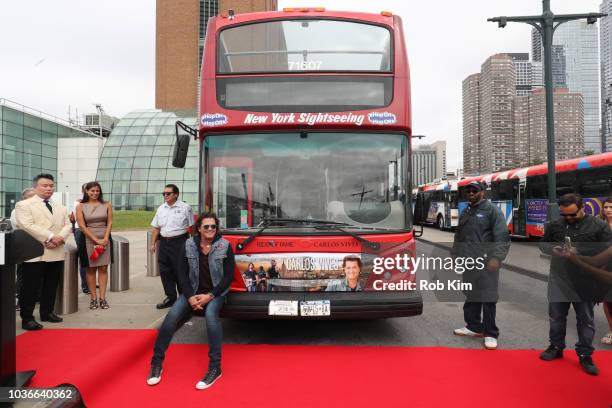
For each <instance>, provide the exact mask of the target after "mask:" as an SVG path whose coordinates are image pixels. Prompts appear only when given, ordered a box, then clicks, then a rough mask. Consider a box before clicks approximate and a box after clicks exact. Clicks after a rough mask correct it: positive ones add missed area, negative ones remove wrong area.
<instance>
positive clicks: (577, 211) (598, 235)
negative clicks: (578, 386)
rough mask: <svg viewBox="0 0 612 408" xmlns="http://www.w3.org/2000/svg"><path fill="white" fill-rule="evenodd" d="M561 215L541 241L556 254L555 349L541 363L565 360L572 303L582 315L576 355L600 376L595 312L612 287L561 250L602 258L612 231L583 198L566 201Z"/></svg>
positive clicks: (551, 287) (552, 281) (552, 293)
mask: <svg viewBox="0 0 612 408" xmlns="http://www.w3.org/2000/svg"><path fill="white" fill-rule="evenodd" d="M559 211H560V213H561V217H560V218H559V219H556V220H554V221H552V222H549V223H547V224H546V226H545V227H544V236H543V237H542V240H541V242H540V250H541V251H542V252H544V253H545V254H548V255H552V258H551V262H550V274H549V277H548V301H549V303H548V316H549V322H550V331H549V336H550V346H549V347H548V348H547V349H546V350H545V351H544V352H542V353H541V354H540V358H541V359H542V360H545V361H550V360H554V359H557V358H561V357H563V349H564V348H565V330H566V327H567V313H568V311H569V307H570V304H571V305H572V306H573V307H574V311H575V312H576V328H577V330H578V343H576V354H578V358H579V360H580V365H581V366H582V368H583V370H584V371H585V372H587V373H588V374H591V375H597V374H598V373H599V370H598V369H597V367H596V366H595V363H593V359H592V354H593V350H594V349H593V337H594V336H595V326H594V323H593V320H594V317H593V308H594V306H595V302H596V301H598V300H601V299H602V298H603V294H605V292H606V290H607V287H606V286H605V285H604V284H602V283H601V282H598V281H597V280H596V279H595V278H593V277H592V276H591V275H590V274H588V273H585V272H583V271H582V270H581V268H580V267H579V266H576V265H574V264H572V263H571V262H570V261H568V260H567V259H565V258H563V256H561V245H566V246H569V245H571V246H572V247H573V248H574V249H575V250H576V251H577V252H578V254H580V255H586V256H593V255H597V254H598V253H600V252H601V251H603V250H605V249H606V248H607V247H609V246H610V245H612V232H610V229H609V228H608V225H607V224H606V223H605V222H604V221H602V220H600V219H598V218H596V217H593V216H591V215H588V214H586V213H585V212H584V208H583V204H582V198H581V197H580V196H579V195H578V194H566V195H564V196H562V197H561V198H560V199H559ZM566 241H567V244H566ZM555 247H557V248H555Z"/></svg>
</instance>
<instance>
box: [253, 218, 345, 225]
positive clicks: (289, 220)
mask: <svg viewBox="0 0 612 408" xmlns="http://www.w3.org/2000/svg"><path fill="white" fill-rule="evenodd" d="M273 223H274V224H275V223H280V224H281V225H287V224H290V223H298V224H306V225H307V224H317V225H346V226H349V225H351V224H347V223H346V222H336V221H327V220H317V219H313V218H264V219H263V222H262V224H263V225H266V226H268V225H271V224H273Z"/></svg>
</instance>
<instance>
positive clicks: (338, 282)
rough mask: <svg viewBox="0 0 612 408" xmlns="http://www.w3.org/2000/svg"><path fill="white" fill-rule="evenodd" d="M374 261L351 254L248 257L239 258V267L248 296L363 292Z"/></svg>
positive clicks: (250, 255) (257, 255)
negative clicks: (305, 292)
mask: <svg viewBox="0 0 612 408" xmlns="http://www.w3.org/2000/svg"><path fill="white" fill-rule="evenodd" d="M372 259H373V256H372V255H369V254H350V253H314V252H313V253H275V254H248V255H236V266H237V268H238V270H239V271H240V275H241V276H242V279H243V280H244V285H245V287H246V289H247V292H282V291H290V292H295V291H298V292H301V291H308V292H315V291H330V292H344V291H346V292H348V291H357V292H359V291H363V289H364V286H365V283H366V281H367V279H368V276H369V274H370V272H371V270H372ZM343 264H344V265H343Z"/></svg>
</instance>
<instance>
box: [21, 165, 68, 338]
mask: <svg viewBox="0 0 612 408" xmlns="http://www.w3.org/2000/svg"><path fill="white" fill-rule="evenodd" d="M54 188H55V183H54V181H53V176H52V175H50V174H39V175H38V176H36V177H35V178H34V189H35V191H36V195H34V196H33V197H31V198H28V199H27V200H23V201H19V202H18V203H17V205H16V207H15V215H16V217H15V218H16V221H17V228H19V229H21V230H24V231H25V232H27V233H28V234H30V235H31V236H32V237H34V238H35V239H36V240H38V241H40V242H41V243H42V244H43V245H44V246H45V252H44V253H43V255H42V256H41V257H38V258H33V259H29V260H27V261H26V262H25V263H24V264H23V284H22V287H21V293H20V295H19V301H20V306H21V310H20V315H21V327H22V328H23V329H24V330H40V329H42V328H43V326H42V325H41V324H40V323H38V322H37V321H36V320H34V306H35V304H36V294H37V292H38V290H39V288H42V291H41V296H40V320H42V321H44V322H51V323H58V322H61V321H62V318H61V317H59V316H57V315H56V314H55V313H54V312H53V307H54V306H55V294H56V291H57V286H58V284H59V281H60V277H61V274H62V271H63V269H64V243H65V241H66V238H68V234H70V230H71V225H70V219H69V218H68V210H67V209H66V207H64V206H63V205H61V204H59V203H54V202H53V201H52V200H51V196H52V195H53V191H54Z"/></svg>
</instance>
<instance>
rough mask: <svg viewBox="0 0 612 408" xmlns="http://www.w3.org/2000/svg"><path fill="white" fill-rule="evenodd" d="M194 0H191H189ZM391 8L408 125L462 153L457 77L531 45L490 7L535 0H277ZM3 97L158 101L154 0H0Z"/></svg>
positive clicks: (83, 104)
mask: <svg viewBox="0 0 612 408" xmlns="http://www.w3.org/2000/svg"><path fill="white" fill-rule="evenodd" d="M194 1H195V0H194ZM551 3H552V5H551V8H552V10H553V12H555V13H556V14H565V13H586V12H597V11H599V4H600V3H601V1H600V0H551ZM293 6H324V7H326V8H327V9H328V10H355V11H370V12H380V11H382V10H388V11H392V12H393V13H395V14H398V15H400V16H401V17H402V19H403V23H404V31H405V35H406V43H407V48H408V56H409V60H410V65H411V79H412V107H413V108H412V114H413V128H414V133H415V134H423V135H426V136H427V137H426V139H424V140H423V143H425V142H433V141H436V140H446V141H447V143H448V145H447V156H448V168H449V170H454V169H455V168H456V167H458V166H459V165H460V163H461V137H462V127H461V126H462V124H461V81H462V80H463V79H464V78H465V77H466V76H468V75H470V74H472V73H475V72H479V71H480V65H481V64H482V63H483V62H484V60H485V59H486V58H487V57H489V56H490V55H492V54H495V53H498V52H530V51H531V50H530V28H531V27H530V26H528V25H525V24H518V23H509V24H508V26H507V27H506V28H505V29H499V28H497V24H494V23H488V22H487V21H486V19H487V18H488V17H495V16H500V15H507V16H513V15H535V14H540V13H541V10H542V2H541V0H463V1H459V0H438V1H431V0H430V1H417V0H402V1H398V0H394V1H391V0H376V1H371V0H312V1H310V0H279V8H282V7H293ZM0 18H1V19H2V23H1V24H0V98H7V99H11V100H13V101H16V102H19V103H21V104H23V105H26V106H28V107H32V108H36V109H39V110H41V111H43V112H45V113H49V114H53V115H55V116H58V117H60V118H62V119H67V118H68V110H69V106H70V110H71V112H72V117H73V118H74V116H75V114H76V110H77V109H78V112H79V114H80V115H81V114H83V113H89V112H94V111H95V108H94V104H96V103H101V104H102V105H103V107H104V109H105V110H106V112H107V113H108V114H110V115H113V116H117V117H122V116H123V115H125V114H126V113H128V112H130V111H132V110H136V109H143V108H153V107H154V103H155V1H154V0H128V1H125V0H123V1H119V0H105V1H91V0H55V1H48V0H28V1H7V2H3V4H2V8H1V9H0Z"/></svg>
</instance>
